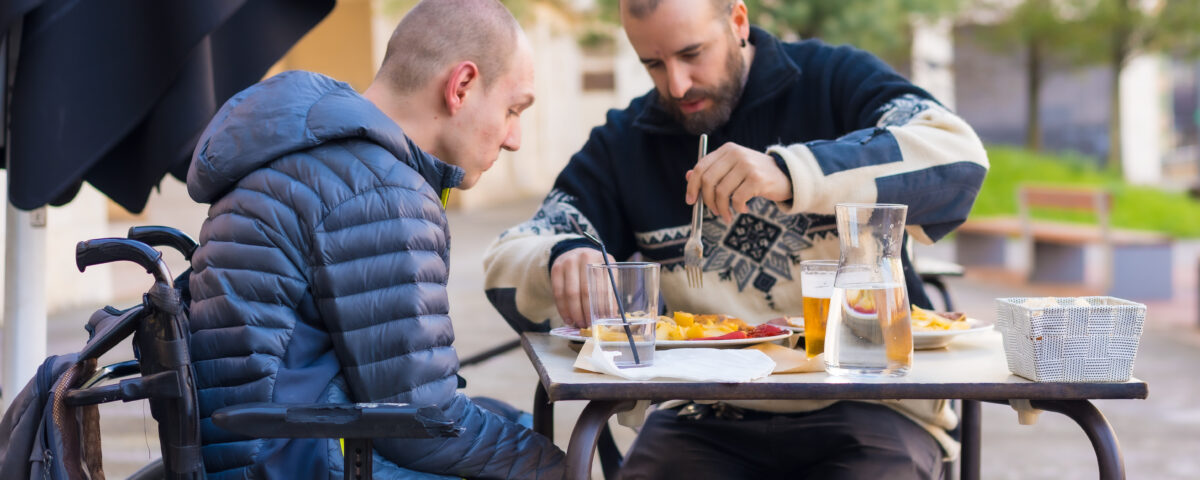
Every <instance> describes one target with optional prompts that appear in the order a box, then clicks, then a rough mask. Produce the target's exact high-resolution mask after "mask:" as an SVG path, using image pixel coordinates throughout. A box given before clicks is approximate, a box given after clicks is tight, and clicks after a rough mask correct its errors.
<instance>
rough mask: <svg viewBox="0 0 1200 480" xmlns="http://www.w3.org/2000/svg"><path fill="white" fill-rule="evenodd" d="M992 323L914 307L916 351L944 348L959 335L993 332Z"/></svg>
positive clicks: (913, 322)
mask: <svg viewBox="0 0 1200 480" xmlns="http://www.w3.org/2000/svg"><path fill="white" fill-rule="evenodd" d="M993 326H994V325H992V324H991V323H988V322H984V321H980V320H976V319H974V318H969V317H967V316H966V315H965V314H963V313H961V312H934V311H930V310H925V309H923V308H920V307H917V306H916V305H913V307H912V330H913V332H912V336H913V349H914V350H928V349H932V348H942V347H945V346H946V345H949V344H950V342H952V341H954V339H955V338H957V337H958V336H959V335H964V334H968V333H975V332H984V331H988V330H991V329H992V327H993Z"/></svg>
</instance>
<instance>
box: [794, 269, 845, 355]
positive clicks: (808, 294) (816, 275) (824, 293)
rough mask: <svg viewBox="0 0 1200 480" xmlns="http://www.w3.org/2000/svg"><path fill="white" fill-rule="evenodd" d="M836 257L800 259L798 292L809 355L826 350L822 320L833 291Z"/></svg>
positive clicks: (825, 314)
mask: <svg viewBox="0 0 1200 480" xmlns="http://www.w3.org/2000/svg"><path fill="white" fill-rule="evenodd" d="M837 269H838V261H837V260H805V261H803V262H800V292H801V294H803V306H804V353H806V354H808V358H812V357H815V356H817V355H820V354H821V352H824V351H825V322H826V320H827V318H828V317H829V297H831V296H832V295H833V279H834V276H836V275H837Z"/></svg>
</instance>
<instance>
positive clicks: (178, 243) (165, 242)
mask: <svg viewBox="0 0 1200 480" xmlns="http://www.w3.org/2000/svg"><path fill="white" fill-rule="evenodd" d="M126 236H127V237H129V238H130V239H131V240H137V241H139V242H142V243H144V244H146V245H149V246H151V247H171V248H173V249H175V250H177V251H179V253H182V254H183V258H184V259H185V260H187V261H189V262H190V261H191V260H192V254H193V253H195V252H196V247H198V246H199V244H197V243H196V241H195V240H193V239H192V237H190V236H188V234H186V233H183V232H181V231H179V229H176V228H171V227H163V226H157V225H141V226H136V227H129V234H128V235H126Z"/></svg>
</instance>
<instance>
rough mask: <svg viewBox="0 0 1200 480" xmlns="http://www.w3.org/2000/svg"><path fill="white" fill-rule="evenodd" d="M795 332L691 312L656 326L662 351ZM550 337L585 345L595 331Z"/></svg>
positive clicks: (663, 318) (565, 331)
mask: <svg viewBox="0 0 1200 480" xmlns="http://www.w3.org/2000/svg"><path fill="white" fill-rule="evenodd" d="M791 334H792V332H790V331H788V330H785V329H783V328H779V327H778V326H776V325H771V324H767V323H764V324H760V325H750V324H748V323H746V322H745V321H744V320H742V319H739V318H736V317H733V316H729V315H697V314H692V313H687V312H675V313H674V314H672V315H670V316H667V315H660V316H659V317H658V321H657V322H655V325H654V336H655V341H654V343H655V346H656V348H657V347H661V348H680V347H705V348H722V347H734V346H740V345H752V344H755V343H762V342H773V341H776V340H782V339H785V338H788V336H790V335H791ZM550 335H552V336H555V337H561V338H566V339H568V340H573V341H576V342H582V341H584V340H587V339H588V338H591V335H592V333H591V330H590V329H587V328H585V329H583V330H580V329H578V328H574V327H558V328H555V329H553V330H550Z"/></svg>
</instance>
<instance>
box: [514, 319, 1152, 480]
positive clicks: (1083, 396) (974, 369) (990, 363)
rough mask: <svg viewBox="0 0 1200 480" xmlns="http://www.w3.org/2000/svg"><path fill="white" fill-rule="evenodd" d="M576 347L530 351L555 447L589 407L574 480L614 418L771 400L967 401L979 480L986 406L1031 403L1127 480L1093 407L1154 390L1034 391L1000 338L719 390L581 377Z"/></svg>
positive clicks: (967, 431) (965, 474)
mask: <svg viewBox="0 0 1200 480" xmlns="http://www.w3.org/2000/svg"><path fill="white" fill-rule="evenodd" d="M568 343H569V342H568V340H566V339H563V338H558V337H552V336H550V335H548V334H545V333H525V334H522V336H521V345H522V347H524V349H525V353H526V354H527V355H528V356H529V360H530V361H531V362H532V363H533V366H534V368H535V369H537V372H538V377H539V378H540V382H539V383H538V387H537V392H536V393H535V397H534V412H533V417H534V430H536V431H537V432H539V433H542V434H544V435H546V436H549V437H551V438H553V424H554V418H553V416H554V406H553V404H554V402H558V401H563V400H587V401H588V404H587V406H586V407H585V408H584V409H583V412H582V413H581V414H580V416H579V419H578V421H577V422H576V423H575V428H574V430H573V431H572V432H571V440H570V444H569V445H568V447H567V471H568V476H569V478H572V479H586V478H589V476H590V475H591V469H592V457H593V456H594V452H595V449H596V442H597V439H598V438H599V436H600V432H601V430H602V429H603V428H604V426H605V425H607V422H608V419H609V417H611V416H612V415H614V414H615V413H617V412H621V411H625V410H628V409H630V408H632V407H633V404H634V403H635V402H636V401H638V400H652V401H665V400H673V399H688V400H765V399H813V400H816V399H843V400H856V399H857V400H882V399H961V400H963V403H962V419H961V420H960V421H961V422H962V424H961V426H962V443H963V449H962V459H961V461H962V464H961V467H962V475H961V478H963V479H966V480H974V479H978V478H979V444H980V435H979V433H980V430H979V428H980V404H979V402H980V401H987V402H995V403H1003V404H1009V403H1010V401H1013V400H1018V401H1019V400H1029V401H1031V402H1030V403H1031V405H1032V407H1033V408H1036V409H1040V410H1048V411H1053V412H1058V413H1062V414H1064V415H1067V416H1068V417H1070V418H1071V419H1072V420H1074V421H1075V423H1077V424H1078V425H1079V426H1080V428H1082V429H1083V431H1084V432H1085V433H1086V434H1087V436H1088V438H1089V439H1090V440H1091V443H1092V447H1093V448H1094V449H1095V451H1096V458H1097V461H1098V463H1099V467H1100V477H1101V478H1102V479H1123V478H1125V464H1124V460H1123V459H1122V458H1121V449H1120V446H1119V445H1118V444H1117V437H1116V434H1115V433H1114V432H1113V430H1112V426H1110V425H1109V423H1108V420H1106V419H1105V418H1104V415H1102V414H1101V413H1100V411H1099V410H1098V409H1096V407H1095V406H1094V405H1092V403H1091V402H1090V401H1089V400H1090V399H1119V398H1126V399H1132V398H1137V399H1141V398H1146V395H1147V385H1146V383H1145V382H1143V381H1141V380H1138V379H1131V380H1130V381H1128V382H1124V383H1050V382H1032V381H1029V380H1026V379H1024V378H1021V377H1018V376H1016V375H1013V374H1011V373H1010V372H1009V371H1008V367H1007V364H1006V363H1005V359H1004V348H1003V345H1002V339H1001V336H1000V334H999V333H997V332H981V333H976V334H971V335H964V336H962V337H959V338H958V339H956V340H955V341H954V342H952V343H951V344H950V345H949V346H948V347H946V348H943V349H936V350H918V351H917V352H916V354H915V355H914V357H913V366H912V370H911V371H909V373H908V375H907V376H904V377H899V378H885V379H865V380H860V379H853V380H851V379H843V378H838V377H832V376H830V375H828V374H826V373H824V372H818V373H800V374H776V375H771V376H768V377H767V378H765V379H761V380H758V381H755V382H747V383H714V382H687V381H672V380H652V381H644V382H639V381H632V380H625V379H621V378H617V377H613V376H609V375H602V374H597V373H591V372H586V371H581V370H575V368H574V367H573V364H574V362H575V358H576V356H577V355H578V354H577V353H576V351H575V350H573V349H572V348H571V347H570V346H569V345H568Z"/></svg>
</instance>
